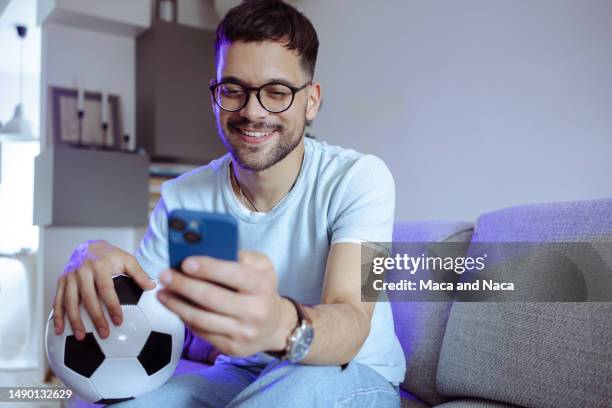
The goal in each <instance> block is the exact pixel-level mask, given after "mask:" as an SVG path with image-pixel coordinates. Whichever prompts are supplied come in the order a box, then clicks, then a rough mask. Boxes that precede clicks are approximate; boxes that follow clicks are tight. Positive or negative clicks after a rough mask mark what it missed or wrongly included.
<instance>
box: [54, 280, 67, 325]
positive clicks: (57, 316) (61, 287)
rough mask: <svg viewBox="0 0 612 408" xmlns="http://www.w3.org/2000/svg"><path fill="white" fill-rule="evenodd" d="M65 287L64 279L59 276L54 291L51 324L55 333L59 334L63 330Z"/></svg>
mask: <svg viewBox="0 0 612 408" xmlns="http://www.w3.org/2000/svg"><path fill="white" fill-rule="evenodd" d="M65 288H66V279H63V278H60V279H59V280H58V281H57V291H56V292H55V301H54V302H53V325H54V326H55V334H57V335H60V334H62V333H63V332H64V292H65Z"/></svg>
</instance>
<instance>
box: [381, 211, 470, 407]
mask: <svg viewBox="0 0 612 408" xmlns="http://www.w3.org/2000/svg"><path fill="white" fill-rule="evenodd" d="M473 226H474V224H472V223H468V222H446V221H425V222H398V223H396V224H395V228H394V231H393V242H395V243H397V242H416V243H428V242H469V241H470V239H471V237H472V231H473ZM391 307H392V309H393V316H394V319H393V320H394V323H395V331H396V333H397V335H398V338H399V341H400V343H401V345H402V348H403V350H404V355H405V357H406V379H405V381H404V382H403V383H402V384H401V387H402V388H403V389H404V390H406V391H408V392H409V393H411V394H412V395H414V396H416V397H417V398H419V399H420V400H421V401H424V402H426V403H428V404H432V405H433V404H438V403H440V402H443V401H445V400H446V399H447V398H445V397H444V396H442V395H440V394H439V393H438V391H437V390H436V369H437V365H438V355H439V353H440V347H441V346H442V338H443V336H444V328H445V326H446V319H447V316H448V311H449V309H450V303H449V302H436V303H434V302H393V303H392V304H391Z"/></svg>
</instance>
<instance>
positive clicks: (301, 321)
mask: <svg viewBox="0 0 612 408" xmlns="http://www.w3.org/2000/svg"><path fill="white" fill-rule="evenodd" d="M283 297H284V298H285V299H287V300H288V301H290V302H291V303H292V304H293V306H294V307H295V310H296V311H297V316H298V322H297V325H296V326H295V328H294V329H293V331H292V332H291V334H290V335H289V337H288V338H287V347H286V348H285V350H283V351H267V352H266V353H267V354H269V355H271V356H273V357H276V358H280V359H282V360H287V361H290V362H292V363H297V362H299V361H301V360H303V359H304V357H306V355H307V354H308V352H309V351H310V345H311V344H312V340H313V339H314V329H313V327H312V322H311V321H310V319H309V318H308V316H306V313H304V308H303V307H302V305H300V304H299V303H298V302H296V301H295V300H293V299H291V298H290V297H287V296H283Z"/></svg>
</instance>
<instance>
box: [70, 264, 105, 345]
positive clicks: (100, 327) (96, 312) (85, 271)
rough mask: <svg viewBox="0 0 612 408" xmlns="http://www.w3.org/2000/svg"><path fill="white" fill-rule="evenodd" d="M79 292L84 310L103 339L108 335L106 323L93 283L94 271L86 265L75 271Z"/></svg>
mask: <svg viewBox="0 0 612 408" xmlns="http://www.w3.org/2000/svg"><path fill="white" fill-rule="evenodd" d="M77 278H78V284H79V293H80V295H81V299H82V300H83V305H84V306H85V310H87V313H88V314H89V317H91V321H92V322H93V324H94V326H96V330H97V331H98V334H99V335H100V337H102V338H103V339H105V338H106V337H107V336H108V323H107V321H106V318H105V317H104V313H103V312H102V307H101V306H100V301H99V300H98V294H97V293H96V287H95V285H94V273H93V271H92V270H91V269H89V268H88V267H86V266H83V267H81V269H80V270H79V271H78V273H77Z"/></svg>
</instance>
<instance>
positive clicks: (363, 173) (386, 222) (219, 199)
mask: <svg viewBox="0 0 612 408" xmlns="http://www.w3.org/2000/svg"><path fill="white" fill-rule="evenodd" d="M304 144H305V153H304V161H303V164H302V169H301V171H300V174H299V175H298V178H297V181H296V182H295V185H294V187H293V189H292V190H291V191H290V192H289V193H288V194H287V196H286V197H285V198H284V199H283V200H281V202H279V203H278V204H277V205H276V206H275V207H274V208H272V209H271V210H270V211H269V212H267V213H256V212H252V211H249V209H247V208H246V207H245V206H244V205H243V204H242V203H241V202H240V201H239V200H238V198H237V197H236V195H235V194H234V192H233V190H232V187H231V183H230V177H229V175H230V173H229V164H230V155H229V153H228V154H226V155H225V156H223V157H221V158H219V159H217V160H214V161H212V162H211V163H210V164H208V165H207V166H204V167H201V168H198V169H195V170H193V171H190V172H188V173H186V174H184V175H182V176H180V177H178V178H176V179H174V180H170V181H168V182H165V183H164V184H163V185H162V188H161V191H162V192H161V200H160V201H159V203H158V204H157V206H156V208H155V211H154V212H153V214H152V215H151V219H150V223H149V228H148V230H147V233H146V235H145V237H144V239H143V241H142V243H141V245H140V248H139V250H138V251H137V254H136V257H137V259H138V261H139V262H140V265H141V266H142V268H143V269H144V270H145V271H146V272H147V273H148V274H149V275H151V276H152V277H155V278H157V276H158V275H159V273H160V272H161V271H162V270H163V269H165V268H167V267H168V265H169V262H168V241H167V214H168V213H169V212H170V211H172V210H175V209H189V210H198V211H208V212H221V213H230V214H232V215H233V216H234V217H236V219H237V221H238V234H239V248H240V249H243V250H249V251H258V252H262V253H264V254H266V255H267V256H268V257H269V258H270V259H271V260H272V262H273V264H274V267H275V270H276V273H277V276H278V291H279V293H280V294H281V295H286V296H289V297H292V298H293V299H296V300H297V301H299V302H301V303H305V304H310V305H315V304H319V303H321V295H322V291H323V280H324V276H325V266H326V262H327V255H328V253H329V248H330V246H331V245H332V244H335V243H339V242H354V243H361V242H364V241H365V242H391V238H392V230H393V215H394V210H395V185H394V181H393V176H392V175H391V173H390V172H389V170H388V168H387V166H386V165H385V164H384V162H383V161H382V160H380V159H379V158H377V157H375V156H372V155H362V154H360V153H357V152H355V151H354V150H349V149H343V148H341V147H337V146H331V145H328V144H326V143H325V142H320V141H316V140H314V139H310V138H305V139H304ZM356 273H360V272H357V271H356ZM315 336H316V333H315ZM221 358H222V359H227V360H230V361H231V362H232V363H234V364H254V363H264V362H266V361H269V359H270V357H269V356H268V355H267V354H264V353H258V354H256V355H253V356H250V357H247V358H236V357H226V356H223V357H221ZM354 360H355V361H357V362H360V363H362V364H365V365H368V366H370V367H371V368H372V369H374V370H376V371H377V372H378V373H380V374H381V375H382V376H383V377H385V378H386V379H387V380H388V381H390V382H392V383H400V382H402V381H403V380H404V373H405V360H404V355H403V352H402V349H401V346H400V343H399V341H398V339H397V337H396V335H395V330H394V326H393V316H392V312H391V305H390V304H389V303H386V302H379V303H377V304H376V307H375V309H374V315H373V318H372V322H371V328H370V334H369V336H368V338H367V339H366V341H365V343H364V344H363V346H362V347H361V349H360V351H359V353H358V354H357V356H356V357H355V359H354Z"/></svg>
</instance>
